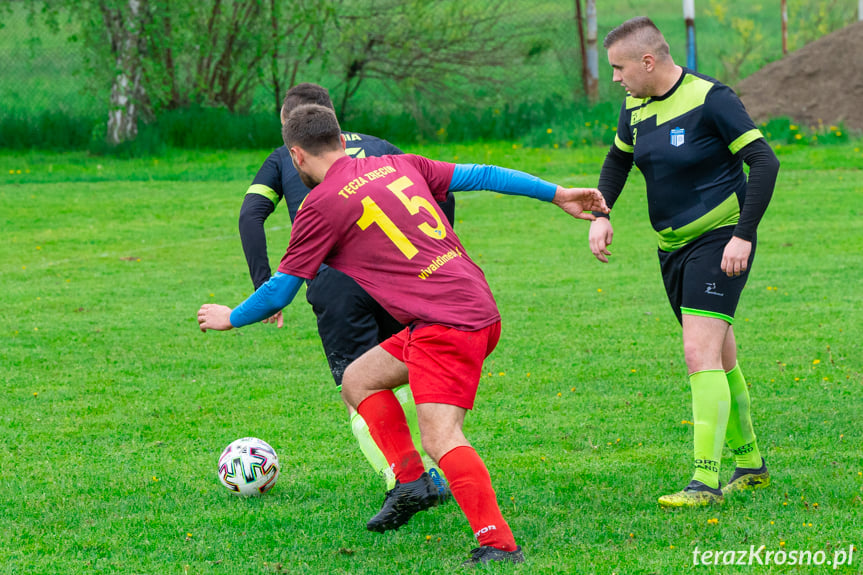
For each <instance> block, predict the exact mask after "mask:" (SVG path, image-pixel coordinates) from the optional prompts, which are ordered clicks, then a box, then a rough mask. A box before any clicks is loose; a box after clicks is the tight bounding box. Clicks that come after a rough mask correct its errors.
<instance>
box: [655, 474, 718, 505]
mask: <svg viewBox="0 0 863 575" xmlns="http://www.w3.org/2000/svg"><path fill="white" fill-rule="evenodd" d="M724 501H725V498H724V497H723V496H722V490H721V489H714V488H712V487H709V486H707V485H705V484H704V483H702V482H700V481H696V480H694V479H693V480H692V481H690V482H689V485H687V486H686V487H684V488H683V491H678V492H677V493H672V494H670V495H663V496H662V497H660V498H659V505H661V506H662V507H701V506H702V505H710V504H713V503H723V502H724Z"/></svg>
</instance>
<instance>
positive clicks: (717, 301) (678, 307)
mask: <svg viewBox="0 0 863 575" xmlns="http://www.w3.org/2000/svg"><path fill="white" fill-rule="evenodd" d="M733 232H734V226H725V227H722V228H718V229H715V230H711V231H709V232H707V233H705V234H703V235H701V236H700V237H698V238H697V239H695V240H693V241H692V242H690V243H688V244H686V245H685V246H683V247H681V248H678V249H676V250H674V251H673V252H665V251H662V250H658V253H659V265H660V266H661V268H662V281H663V283H664V284H665V293H666V295H668V301H669V303H671V308H672V309H673V310H674V315H676V316H677V321H679V322H681V323H682V322H683V314H687V315H700V316H706V317H716V318H719V319H723V320H725V321H727V322H728V323H729V324H733V323H734V312H735V311H736V310H737V302H738V301H739V300H740V293H741V292H742V291H743V286H745V285H746V280H747V279H749V272H750V270H752V260H753V259H754V257H755V238H753V240H752V252H751V253H750V254H749V264H748V266H747V268H746V271H745V272H743V273H742V274H740V275H739V276H736V277H728V276H727V275H725V272H723V271H722V269H721V265H722V252H723V251H724V250H725V246H726V245H727V244H728V241H729V240H730V239H731V236H732V234H733Z"/></svg>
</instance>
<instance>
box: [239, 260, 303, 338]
mask: <svg viewBox="0 0 863 575" xmlns="http://www.w3.org/2000/svg"><path fill="white" fill-rule="evenodd" d="M302 284H303V279H302V278H299V277H297V276H292V275H290V274H283V273H281V272H276V274H275V275H274V276H273V277H271V278H270V280H269V281H268V282H267V283H265V284H264V285H262V286H261V287H259V288H258V289H257V290H255V293H253V294H252V295H250V296H249V297H248V298H247V299H246V301H244V302H243V303H241V304H240V305H238V306H237V307H235V308H234V310H233V311H232V312H231V325H232V326H234V327H243V326H244V325H249V324H251V323H256V322H259V321H263V320H265V319H267V318H268V317H270V316H272V315H273V314H274V313H276V312H277V311H279V310H280V309H282V308H284V307H286V306H287V305H288V304H289V303H291V301H292V300H293V299H294V296H295V295H297V292H298V291H299V290H300V286H301V285H302Z"/></svg>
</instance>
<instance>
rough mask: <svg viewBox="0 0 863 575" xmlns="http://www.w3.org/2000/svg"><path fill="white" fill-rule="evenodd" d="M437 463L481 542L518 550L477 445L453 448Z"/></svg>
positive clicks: (483, 544) (509, 549)
mask: <svg viewBox="0 0 863 575" xmlns="http://www.w3.org/2000/svg"><path fill="white" fill-rule="evenodd" d="M438 463H439V465H440V468H441V470H442V471H443V473H444V475H446V478H447V480H448V481H449V488H450V490H451V491H452V495H453V497H455V500H456V501H457V502H458V504H459V507H461V510H462V511H464V514H465V516H466V517H467V521H468V523H470V528H471V529H473V534H474V536H475V537H476V538H477V541H479V544H480V545H482V546H486V545H487V546H489V547H496V548H498V549H502V550H504V551H515V549H516V547H517V545H516V544H515V538H514V537H513V535H512V530H510V528H509V525H507V523H506V521H504V519H503V515H501V513H500V507H498V505H497V498H496V497H495V494H494V489H492V487H491V477H489V474H488V469H486V467H485V463H483V462H482V459H480V457H479V455H477V452H476V451H475V450H474V448H473V447H469V446H467V445H463V446H460V447H456V448H455V449H451V450H450V451H448V452H447V453H446V455H444V456H443V457H441V458H440V461H439V462H438Z"/></svg>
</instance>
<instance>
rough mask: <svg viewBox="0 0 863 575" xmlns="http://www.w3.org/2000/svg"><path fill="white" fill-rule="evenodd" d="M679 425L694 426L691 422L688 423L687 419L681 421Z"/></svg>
mask: <svg viewBox="0 0 863 575" xmlns="http://www.w3.org/2000/svg"><path fill="white" fill-rule="evenodd" d="M680 425H695V424H694V423H692V422H691V421H689V420H688V419H683V420H681V421H680Z"/></svg>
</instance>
